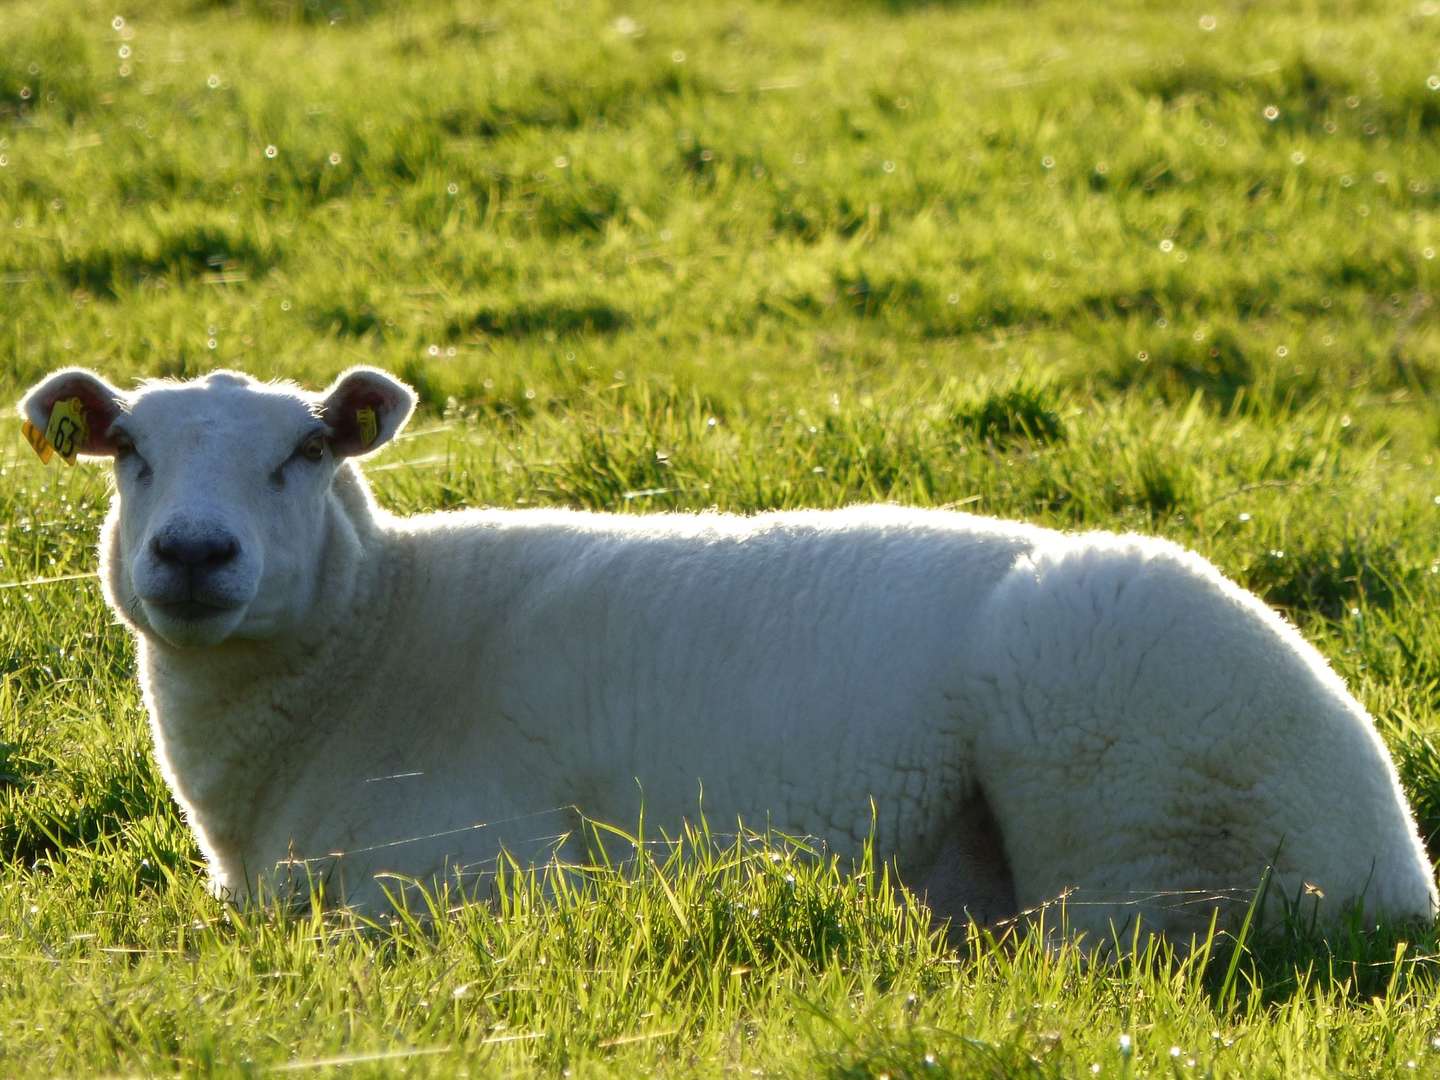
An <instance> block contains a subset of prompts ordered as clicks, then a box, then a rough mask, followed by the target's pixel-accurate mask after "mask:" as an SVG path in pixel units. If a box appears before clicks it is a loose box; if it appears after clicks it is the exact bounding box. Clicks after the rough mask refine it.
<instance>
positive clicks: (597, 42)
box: [0, 0, 1440, 1078]
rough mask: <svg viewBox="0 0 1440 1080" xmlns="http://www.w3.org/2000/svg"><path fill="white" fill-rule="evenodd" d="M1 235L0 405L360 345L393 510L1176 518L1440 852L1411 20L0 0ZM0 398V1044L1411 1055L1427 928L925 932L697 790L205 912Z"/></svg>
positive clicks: (1149, 7) (53, 1050) (567, 1067)
mask: <svg viewBox="0 0 1440 1080" xmlns="http://www.w3.org/2000/svg"><path fill="white" fill-rule="evenodd" d="M0 230H3V234H4V237H5V242H4V243H3V244H0V399H4V400H10V401H14V400H17V399H18V397H19V396H20V394H21V393H22V392H23V390H24V388H25V387H26V386H28V385H29V384H30V383H31V382H33V381H34V380H36V379H38V378H39V377H40V376H41V375H43V374H44V373H46V372H47V371H49V370H51V369H53V368H55V367H59V366H63V365H68V364H84V365H87V366H90V367H93V368H95V369H97V370H99V371H101V372H103V373H104V374H106V375H107V376H108V377H109V378H111V379H112V380H114V381H116V382H117V383H120V384H121V385H128V384H129V381H130V380H132V379H134V378H137V377H141V376H156V375H176V376H184V375H192V374H196V373H199V372H203V371H206V370H209V369H211V368H215V367H221V366H225V367H234V368H240V369H243V370H246V371H250V372H252V373H255V374H257V375H260V376H265V377H272V376H273V377H288V378H294V379H297V380H299V381H302V382H305V383H308V384H311V385H319V384H321V383H323V382H324V381H325V380H327V379H328V378H329V377H330V376H332V375H333V374H334V373H335V372H337V371H339V370H340V369H342V368H344V367H346V366H348V365H351V364H355V363H370V364H376V365H379V366H382V367H385V368H388V369H390V370H391V371H394V372H396V373H397V374H399V375H401V376H402V377H404V378H405V379H407V380H408V381H409V382H411V383H412V384H413V385H414V386H415V387H416V388H417V389H418V390H419V392H420V394H421V396H422V399H423V405H422V411H421V414H420V416H419V417H418V418H417V421H416V423H415V424H414V425H412V428H411V430H410V431H409V433H408V434H407V435H406V436H405V437H403V438H402V439H401V440H400V441H399V442H398V443H397V444H396V445H395V446H394V447H392V448H389V449H387V450H386V451H385V452H384V453H383V454H382V455H381V456H380V457H378V458H377V459H376V460H375V461H373V462H372V463H371V464H370V467H369V469H368V472H369V474H370V476H371V478H372V480H373V482H374V485H375V487H376V490H377V493H378V496H379V498H380V499H381V501H382V502H383V503H384V504H386V505H387V506H389V507H391V508H392V509H396V510H400V511H413V510H421V509H431V508H443V507H454V506H461V505H474V504H491V505H508V506H521V505H538V504H559V505H567V506H576V507H587V508H596V509H606V510H616V511H621V512H627V513H649V512H655V511H662V510H698V509H704V508H710V507H718V508H721V509H724V510H732V511H740V512H752V511H759V510H764V509H769V508H778V507H792V506H839V505H844V504H848V503H854V502H860V501H887V500H888V501H895V502H900V503H905V504H909V505H923V506H949V507H957V508H965V509H968V510H972V511H977V512H982V513H989V514H996V515H1002V516H1009V517H1017V518H1023V519H1026V520H1030V521H1035V522H1040V523H1045V524H1051V525H1056V526H1060V527H1066V528H1106V529H1117V530H1127V529H1128V530H1138V531H1143V532H1147V533H1154V534H1159V535H1164V536H1167V537H1170V538H1173V539H1175V540H1177V541H1179V542H1182V543H1184V544H1186V545H1188V546H1190V547H1192V548H1194V549H1196V550H1198V551H1200V552H1201V553H1203V554H1204V555H1206V556H1207V557H1209V558H1210V559H1212V560H1213V561H1215V562H1216V563H1217V564H1218V565H1219V566H1220V567H1222V568H1223V569H1224V570H1225V571H1226V572H1227V573H1228V574H1229V575H1231V576H1232V577H1233V578H1235V579H1236V580H1237V581H1239V582H1241V583H1242V584H1244V585H1245V586H1246V587H1248V588H1250V589H1252V590H1254V591H1255V592H1257V593H1258V594H1259V595H1261V596H1262V597H1264V598H1265V599H1266V600H1267V601H1268V602H1269V603H1271V604H1272V605H1274V606H1276V607H1278V608H1279V609H1281V610H1282V611H1283V612H1284V613H1285V614H1286V615H1287V616H1288V617H1289V618H1290V619H1291V620H1293V621H1294V622H1295V623H1296V624H1297V625H1298V626H1299V627H1300V628H1301V629H1302V630H1303V632H1304V633H1305V634H1306V636H1307V637H1308V638H1309V639H1310V640H1311V641H1313V642H1315V643H1316V644H1317V645H1318V646H1319V647H1320V649H1321V650H1322V651H1323V652H1324V653H1325V654H1326V656H1327V657H1328V658H1329V659H1330V660H1331V662H1332V663H1333V664H1334V666H1335V667H1336V669H1337V670H1338V671H1339V672H1340V673H1341V674H1342V675H1343V676H1344V677H1345V678H1346V679H1347V681H1348V682H1349V684H1350V686H1351V688H1352V690H1353V691H1354V692H1355V693H1356V695H1357V696H1358V697H1359V698H1360V699H1361V700H1362V701H1363V702H1364V703H1365V705H1366V706H1367V707H1368V708H1369V710H1370V711H1371V713H1372V715H1374V717H1375V718H1376V721H1377V723H1378V724H1379V725H1380V728H1381V731H1382V733H1383V735H1384V737H1385V739H1386V741H1387V742H1388V744H1389V745H1390V747H1391V749H1392V751H1393V752H1394V754H1395V758H1396V761H1397V763H1398V765H1399V768H1400V772H1401V775H1402V778H1403V780H1404V783H1405V786H1406V789H1407V791H1408V793H1409V795H1410V797H1411V800H1412V804H1413V805H1414V807H1415V809H1416V812H1417V815H1418V816H1419V818H1420V821H1421V827H1422V833H1423V834H1424V835H1425V836H1427V837H1428V838H1430V844H1431V851H1432V854H1437V853H1440V723H1437V721H1436V718H1435V710H1436V708H1437V705H1440V628H1437V625H1436V624H1435V622H1434V620H1432V619H1431V617H1430V616H1431V614H1432V613H1434V612H1437V611H1440V546H1437V526H1440V476H1437V475H1436V472H1437V469H1436V464H1437V463H1436V447H1437V443H1440V398H1437V393H1440V320H1437V312H1436V298H1437V290H1440V262H1437V260H1436V250H1437V248H1440V5H1437V4H1436V3H1433V2H1430V0H1398V2H1397V0H1386V2H1381V0H1374V2H1371V0H1302V2H1298V3H1293V4H1285V5H1279V4H1252V3H1248V2H1241V0H1197V2H1196V3H1188V2H1182V3H1178V4H1177V3H1168V2H1158V0H1144V2H1141V0H1116V2H1114V3H1107V4H1104V5H1100V4H1085V3H1073V2H1067V0H1021V2H1017V3H991V2H984V0H972V2H967V0H950V2H945V0H933V2H928V3H927V2H923V0H851V2H848V3H845V2H840V0H726V2H725V3H717V4H713V5H695V6H691V5H684V4H662V3H656V2H654V0H634V2H629V0H625V2H619V0H617V2H614V3H611V2H601V0H542V2H539V3H521V2H519V0H496V2H493V3H488V4H478V3H458V2H451V0H443V2H438V3H435V4H424V5H419V4H406V3H402V2H400V0H152V2H148V3H146V4H143V5H138V4H137V5H134V9H133V10H127V9H126V6H125V5H123V4H121V3H117V2H111V3H107V4H105V5H100V4H97V3H93V2H90V0H47V2H38V3H27V2H22V0H3V2H0ZM14 430H15V435H14V437H13V438H12V439H11V440H10V441H9V442H8V443H4V444H0V1074H3V1075H5V1076H15V1077H25V1076H37V1077H42V1076H46V1077H48V1076H56V1075H98V1074H106V1075H168V1074H183V1075H212V1074H213V1075H222V1076H258V1075H270V1074H275V1073H287V1072H288V1073H297V1074H302V1075H303V1074H314V1075H331V1074H341V1075H346V1076H351V1075H353V1076H391V1075H415V1076H429V1075H434V1076H451V1075H474V1076H530V1075H574V1076H634V1075H662V1076H669V1075H695V1076H712V1075H715V1076H718V1075H732V1074H735V1075H760V1076H787V1077H811V1076H830V1077H836V1078H842V1077H843V1078H852V1077H853V1078H858V1077H881V1076H888V1077H893V1078H899V1077H931V1076H934V1077H942V1076H957V1077H958V1076H964V1077H971V1076H986V1075H989V1076H1035V1077H1051V1076H1090V1075H1101V1076H1142V1075H1148V1076H1237V1077H1260V1076H1310V1075H1345V1076H1379V1075H1387V1076H1388V1075H1397V1074H1405V1073H1407V1072H1408V1071H1409V1070H1414V1071H1415V1072H1416V1073H1417V1074H1420V1075H1440V933H1437V929H1436V928H1435V927H1429V926H1426V927H1417V926H1384V927H1379V928H1372V927H1365V926H1361V925H1358V924H1356V923H1355V922H1353V921H1352V922H1350V923H1348V924H1347V925H1345V926H1344V927H1343V928H1342V930H1341V931H1340V932H1339V933H1336V934H1334V935H1332V936H1331V937H1330V939H1329V940H1328V941H1326V940H1322V939H1321V938H1320V937H1319V936H1318V935H1317V934H1316V932H1315V930H1314V928H1313V927H1312V926H1311V925H1310V924H1309V922H1308V921H1307V920H1306V919H1305V918H1304V917H1303V914H1304V913H1303V909H1302V910H1299V911H1297V912H1296V913H1295V916H1294V917H1292V918H1289V919H1287V920H1283V921H1282V922H1281V924H1280V925H1279V926H1278V928H1276V929H1274V930H1270V931H1266V932H1265V933H1263V934H1257V933H1253V932H1247V933H1244V934H1240V933H1233V934H1230V933H1216V934H1214V935H1212V936H1211V937H1210V938H1209V939H1207V940H1206V941H1203V942H1200V943H1198V944H1197V947H1196V948H1195V949H1193V950H1191V951H1188V952H1180V953H1171V952H1168V951H1167V950H1166V949H1164V948H1162V947H1159V946H1157V945H1156V944H1154V943H1153V942H1152V943H1148V944H1147V943H1146V942H1144V941H1142V940H1139V939H1135V940H1132V941H1130V942H1128V943H1126V942H1122V943H1119V944H1118V945H1115V946H1113V947H1112V949H1111V959H1110V960H1109V961H1108V962H1104V963H1092V962H1088V961H1087V959H1086V955H1085V950H1084V949H1083V948H1075V947H1065V948H1061V949H1056V950H1053V951H1047V950H1046V949H1044V948H1042V947H1040V946H1039V945H1038V944H1037V943H1036V941H1035V940H1034V939H1033V938H1030V939H1020V940H1016V939H1015V938H1014V937H1006V936H1003V935H1000V936H998V937H997V936H991V935H979V934H972V935H971V936H970V937H969V938H968V939H967V940H964V941H960V942H953V941H952V942H950V943H947V941H946V940H945V939H944V938H943V937H941V936H938V935H937V934H936V933H934V932H933V931H932V928H931V927H930V925H929V921H928V919H927V918H926V916H925V914H924V912H923V911H921V910H918V909H917V907H916V905H915V903H914V901H913V898H911V897H908V896H907V895H906V894H905V893H904V891H903V889H902V888H901V886H900V885H899V884H898V883H897V882H896V881H895V879H894V877H893V875H891V874H890V873H888V871H887V869H886V868H885V867H883V866H876V865H873V864H866V865H862V866H860V867H858V868H850V867H839V866H836V865H835V864H834V863H833V861H831V860H829V859H828V858H827V856H826V854H825V852H824V850H823V849H821V848H818V847H817V846H816V845H814V844H813V843H809V842H807V841H806V840H805V839H804V838H786V837H778V836H766V835H763V834H755V833H749V832H746V831H745V830H744V829H743V828H740V827H738V826H737V825H736V823H734V822H711V823H710V829H711V830H713V831H709V832H707V831H698V832H696V833H693V834H691V835H689V836H685V837H670V838H666V837H658V836H649V835H643V836H640V835H637V836H636V837H635V839H636V841H637V843H636V845H635V852H636V854H635V857H634V858H633V859H630V860H627V861H625V862H623V863H622V864H619V865H613V866H610V865H601V866H596V867H593V868H590V869H589V870H588V871H587V872H586V873H584V874H580V875H576V876H572V877H565V878H556V879H554V880H553V881H551V882H549V884H548V887H547V882H546V881H545V880H543V878H544V875H543V874H542V875H538V876H537V875H535V874H524V873H517V874H510V875H507V876H505V877H504V879H503V880H502V881H501V882H499V883H498V885H497V893H498V896H499V900H498V901H497V903H496V904H494V905H480V904H471V905H465V906H462V907H461V908H460V909H459V910H457V911H453V912H448V913H444V914H442V917H440V918H429V917H428V915H429V914H430V913H429V912H426V911H413V912H410V913H408V914H405V915H402V916H400V917H397V918H394V919H391V920H385V921H383V922H379V923H374V924H359V923H357V922H355V921H353V920H346V919H343V918H340V917H321V916H304V917H295V916H286V915H283V914H279V913H273V912H271V913H265V912H238V911H234V910H230V909H227V908H226V907H225V906H224V905H222V904H220V903H219V902H217V901H215V900H214V899H212V898H210V897H209V896H208V895H207V894H206V892H205V890H204V886H203V880H202V874H201V872H200V868H199V866H198V863H197V854H196V851H195V848H194V846H193V844H192V842H191V840H190V837H189V834H188V833H187V831H186V829H185V827H184V824H183V822H181V821H180V820H179V817H178V814H177V812H176V810H175V808H174V806H173V805H172V803H171V802H170V799H169V796H168V793H167V791H166V789H165V787H164V784H163V781H162V780H161V778H160V776H159V774H158V772H157V770H156V767H155V764H154V762H153V759H152V757H151V755H150V750H149V745H148V738H147V734H146V731H145V718H144V712H143V708H142V706H141V704H140V701H139V695H138V691H137V689H136V686H135V683H134V655H133V648H132V645H131V643H130V641H129V640H128V638H127V636H126V633H125V632H124V631H123V630H122V629H121V628H120V627H118V626H117V625H115V623H114V621H113V619H112V618H111V617H110V616H109V615H108V613H107V611H106V610H105V608H104V605H103V603H102V600H101V597H100V590H99V587H98V584H97V582H96V580H95V578H94V574H93V571H94V564H95V553H94V547H95V541H96V535H97V531H98V527H99V523H100V520H101V517H102V515H103V512H104V506H105V502H106V495H107V480H106V475H105V469H104V468H102V467H101V465H100V464H99V463H90V464H84V463H82V465H81V466H80V467H77V468H74V469H68V468H65V467H64V466H63V465H60V464H59V463H58V462H55V463H52V464H51V465H50V466H49V468H48V469H47V468H45V467H42V466H41V464H40V462H39V461H38V460H37V459H36V458H35V457H34V456H33V455H31V454H30V451H29V449H28V448H27V447H26V446H25V444H24V443H23V442H22V441H21V439H20V437H19V425H18V422H16V423H15V425H14ZM1335 794H1336V800H1337V802H1336V813H1337V814H1343V813H1344V793H1343V792H1336V793H1335ZM616 824H618V825H620V826H621V827H626V828H632V829H633V828H634V827H635V825H636V823H616ZM751 824H757V823H751ZM852 869H853V872H852ZM1286 899H1287V898H1283V897H1278V898H1277V897H1272V898H1270V899H1269V901H1268V902H1272V903H1277V904H1278V903H1282V902H1283V901H1285V900H1286ZM445 906H446V898H444V897H439V898H436V901H435V908H436V910H440V909H442V908H444V907H445Z"/></svg>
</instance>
